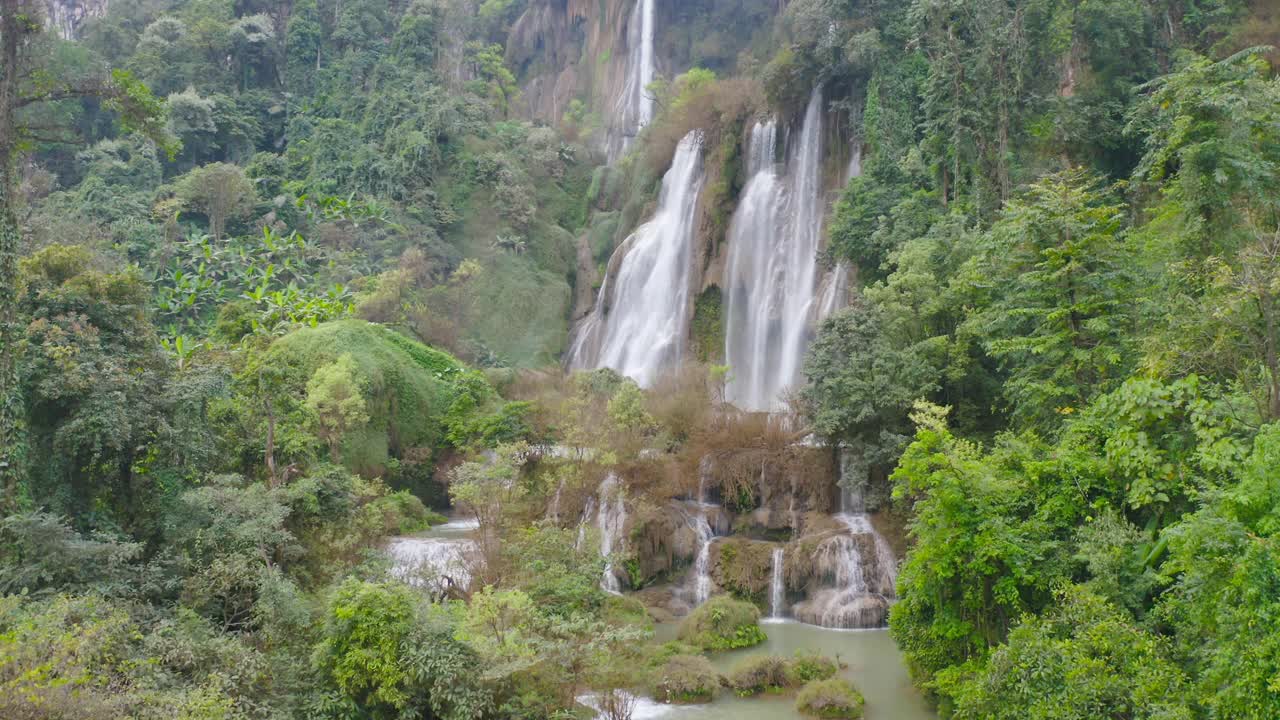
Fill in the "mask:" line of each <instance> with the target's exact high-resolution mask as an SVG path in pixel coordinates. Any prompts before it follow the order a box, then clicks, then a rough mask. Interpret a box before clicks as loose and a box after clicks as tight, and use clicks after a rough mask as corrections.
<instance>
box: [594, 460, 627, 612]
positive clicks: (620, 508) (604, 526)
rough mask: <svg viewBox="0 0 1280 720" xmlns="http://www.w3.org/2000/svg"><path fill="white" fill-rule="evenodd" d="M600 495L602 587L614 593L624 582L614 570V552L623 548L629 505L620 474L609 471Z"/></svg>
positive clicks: (598, 527) (619, 591)
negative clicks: (619, 483) (623, 534)
mask: <svg viewBox="0 0 1280 720" xmlns="http://www.w3.org/2000/svg"><path fill="white" fill-rule="evenodd" d="M597 493H598V495H599V497H600V511H599V512H598V513H597V514H596V529H598V530H599V531H600V556H601V557H603V558H604V560H605V565H604V577H602V578H601V580H600V587H602V588H604V590H605V592H610V593H613V594H614V595H617V594H620V593H621V592H622V583H620V582H618V576H617V574H616V573H615V572H614V566H613V557H612V556H613V553H614V552H615V551H617V550H622V549H623V548H622V532H623V529H624V528H625V526H626V524H627V506H626V503H625V502H624V501H625V498H624V497H623V493H622V488H621V487H619V485H618V476H617V475H615V474H613V473H609V474H608V475H606V476H605V478H604V481H603V482H601V483H600V489H599V490H598V491H597Z"/></svg>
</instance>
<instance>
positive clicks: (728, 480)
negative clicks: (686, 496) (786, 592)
mask: <svg viewBox="0 0 1280 720" xmlns="http://www.w3.org/2000/svg"><path fill="white" fill-rule="evenodd" d="M708 458H709V460H708V461H707V462H706V467H707V469H706V472H707V487H708V489H709V490H711V491H712V492H713V493H715V495H716V496H717V497H719V498H720V499H721V501H722V504H723V505H724V506H725V507H727V508H729V509H730V510H732V511H734V512H735V513H737V514H738V515H739V516H740V517H739V518H738V519H737V521H736V526H737V527H736V529H737V530H738V531H739V532H745V533H748V534H755V535H760V536H774V537H780V538H785V537H789V536H791V535H800V534H805V533H807V532H809V530H810V528H809V527H808V524H811V523H813V522H814V521H815V519H814V517H813V516H814V515H815V514H817V515H819V516H821V515H824V514H827V513H830V512H832V510H833V509H834V508H835V507H836V499H837V498H836V478H837V473H838V468H837V466H836V462H835V458H834V457H833V456H832V454H831V452H830V450H827V449H825V448H811V447H803V446H789V447H785V448H782V449H765V448H761V449H757V448H748V449H743V450H734V451H721V452H718V453H715V454H713V455H710V456H708Z"/></svg>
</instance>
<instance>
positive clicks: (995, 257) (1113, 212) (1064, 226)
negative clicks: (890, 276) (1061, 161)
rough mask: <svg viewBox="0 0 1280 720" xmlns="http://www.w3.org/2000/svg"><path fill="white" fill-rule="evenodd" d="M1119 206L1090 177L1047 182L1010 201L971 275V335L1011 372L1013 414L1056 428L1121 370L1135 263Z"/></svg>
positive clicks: (1126, 353) (1008, 393) (967, 273)
mask: <svg viewBox="0 0 1280 720" xmlns="http://www.w3.org/2000/svg"><path fill="white" fill-rule="evenodd" d="M1123 212H1124V208H1123V207H1122V206H1120V205H1117V204H1114V203H1113V202H1111V199H1110V197H1109V195H1108V193H1107V192H1106V191H1104V190H1102V189H1100V188H1099V186H1098V181H1097V180H1096V179H1094V178H1091V177H1089V176H1088V175H1086V174H1084V173H1081V172H1078V171H1076V172H1068V173H1065V174H1062V175H1054V176H1050V177H1047V178H1044V179H1042V180H1040V181H1039V182H1037V183H1036V184H1035V185H1033V186H1032V187H1031V188H1030V189H1029V190H1028V191H1027V192H1026V194H1025V195H1024V196H1021V197H1019V198H1017V199H1015V200H1012V201H1010V202H1009V203H1008V205H1006V206H1005V209H1004V211H1003V213H1002V214H1001V217H1000V220H999V221H997V222H996V224H995V225H994V226H993V227H992V228H991V231H990V232H989V233H988V234H987V235H986V236H984V238H983V240H982V243H983V246H984V247H983V250H982V252H981V253H980V255H979V256H978V257H977V258H975V260H974V261H973V262H974V267H973V268H971V269H968V270H966V271H965V276H968V277H972V278H973V279H972V280H971V281H969V282H971V283H972V287H973V290H972V292H973V293H974V296H975V297H976V298H977V302H975V303H974V304H975V305H976V306H977V311H976V312H973V313H972V314H971V315H970V317H969V320H968V321H967V322H968V325H969V326H970V328H971V329H970V330H968V332H972V333H973V335H974V336H975V337H978V338H981V342H982V343H983V345H984V347H985V348H986V350H987V352H988V353H989V354H990V355H991V356H992V357H993V358H995V359H997V360H999V361H1000V362H1001V363H1002V366H1003V367H1004V368H1006V369H1007V370H1008V371H1009V378H1008V380H1007V381H1006V382H1005V385H1004V394H1005V397H1006V398H1007V399H1008V401H1009V403H1010V405H1011V406H1012V408H1013V416H1014V418H1015V420H1018V421H1022V422H1024V423H1026V424H1028V425H1031V426H1035V427H1047V426H1050V425H1051V424H1052V423H1053V419H1052V415H1051V413H1058V414H1069V413H1072V412H1075V411H1076V410H1077V409H1079V408H1080V407H1083V406H1084V404H1085V403H1086V402H1087V401H1088V400H1089V398H1090V397H1092V396H1093V395H1094V394H1095V393H1097V392H1099V391H1100V390H1106V389H1108V387H1109V386H1111V385H1112V384H1113V383H1114V382H1116V380H1118V379H1119V378H1121V377H1123V376H1124V372H1125V371H1126V370H1127V368H1126V364H1125V358H1126V357H1128V356H1130V355H1131V352H1130V350H1129V340H1128V338H1129V336H1130V322H1131V320H1130V319H1129V318H1128V317H1127V314H1128V311H1129V310H1130V308H1131V307H1132V301H1131V300H1130V297H1131V293H1132V291H1131V289H1130V283H1131V280H1130V278H1129V277H1128V273H1129V272H1130V270H1129V268H1130V267H1131V266H1132V263H1131V261H1130V260H1129V259H1128V256H1127V251H1126V250H1125V247H1124V241H1123V239H1122V238H1121V237H1120V236H1119V232H1118V231H1119V229H1120V227H1121V226H1122V223H1123ZM996 289H998V290H996ZM993 290H996V291H995V292H993ZM988 298H990V299H988Z"/></svg>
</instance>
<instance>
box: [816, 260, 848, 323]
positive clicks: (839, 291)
mask: <svg viewBox="0 0 1280 720" xmlns="http://www.w3.org/2000/svg"><path fill="white" fill-rule="evenodd" d="M848 297H849V266H848V265H846V264H845V263H843V262H841V263H836V266H835V267H834V268H832V269H831V271H830V272H828V273H827V276H826V277H825V278H823V279H822V288H821V290H820V291H819V293H818V304H817V305H816V306H815V307H814V310H815V312H814V316H813V326H814V327H815V328H817V327H818V326H819V325H821V324H822V321H823V320H826V319H827V318H829V317H831V316H832V315H834V314H835V313H836V311H837V310H840V309H841V308H843V307H844V306H845V303H846V302H847V300H848Z"/></svg>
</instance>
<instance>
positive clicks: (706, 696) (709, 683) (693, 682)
mask: <svg viewBox="0 0 1280 720" xmlns="http://www.w3.org/2000/svg"><path fill="white" fill-rule="evenodd" d="M651 684H652V691H653V696H654V697H655V698H657V699H658V700H660V701H662V702H669V703H705V702H711V701H712V700H714V699H715V696H716V691H717V690H718V689H719V688H720V675H719V674H718V673H716V670H715V668H714V667H712V666H711V662H710V661H708V660H707V659H706V658H705V657H703V656H701V655H674V656H672V657H670V658H669V659H668V660H667V661H666V662H664V663H662V665H660V666H659V667H658V668H657V669H656V670H654V672H653V676H652V683H651Z"/></svg>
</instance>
